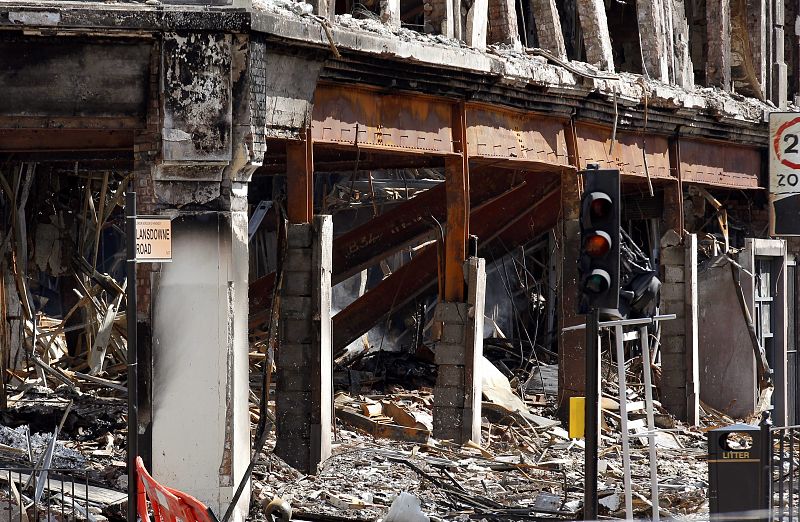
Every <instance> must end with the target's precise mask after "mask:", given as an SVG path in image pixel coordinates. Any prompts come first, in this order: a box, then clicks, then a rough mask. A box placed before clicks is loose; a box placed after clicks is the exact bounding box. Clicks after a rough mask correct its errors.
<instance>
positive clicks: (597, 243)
mask: <svg viewBox="0 0 800 522" xmlns="http://www.w3.org/2000/svg"><path fill="white" fill-rule="evenodd" d="M583 249H584V251H585V252H586V253H587V254H588V255H589V257H592V258H595V259H598V258H601V257H604V256H605V255H606V254H608V252H609V251H610V250H611V237H610V236H609V235H608V234H606V233H605V232H603V231H601V230H598V231H596V232H594V233H592V234H590V235H589V236H587V237H586V240H585V241H584V243H583Z"/></svg>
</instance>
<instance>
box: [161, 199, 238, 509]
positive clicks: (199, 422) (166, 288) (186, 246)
mask: <svg viewBox="0 0 800 522" xmlns="http://www.w3.org/2000/svg"><path fill="white" fill-rule="evenodd" d="M244 186H245V187H246V185H244ZM241 190H243V191H244V192H245V194H246V188H244V189H241ZM240 198H241V195H240ZM240 198H239V199H240ZM240 206H241V205H240ZM234 208H236V207H234ZM172 230H173V244H172V252H173V261H172V263H165V264H163V265H161V272H160V274H157V275H156V280H155V281H154V289H153V348H152V349H153V475H154V477H155V478H156V480H158V481H159V482H161V483H163V484H165V485H167V486H169V487H172V488H175V489H178V490H181V491H185V492H186V493H189V494H190V495H193V496H195V497H196V498H198V499H199V500H201V501H202V502H204V503H205V504H206V505H208V506H209V507H210V508H211V509H212V510H213V511H214V513H215V514H217V515H218V516H222V514H223V513H224V512H225V510H226V509H227V507H228V504H229V502H230V500H231V498H232V496H233V493H234V491H235V489H236V486H237V485H238V482H239V480H240V479H241V477H242V476H243V474H244V470H245V468H246V467H247V465H248V463H249V459H250V420H249V414H248V386H249V380H248V370H249V368H248V355H247V352H248V341H247V313H248V302H247V291H248V263H247V214H246V212H245V211H244V207H242V210H236V211H200V212H177V213H176V214H175V217H174V220H173V223H172ZM249 501H250V499H249V493H248V490H247V489H246V490H245V494H243V495H242V497H241V499H240V501H239V504H238V508H237V510H236V512H235V513H234V520H244V517H245V516H246V515H247V510H248V506H249Z"/></svg>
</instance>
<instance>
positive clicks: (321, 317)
mask: <svg viewBox="0 0 800 522" xmlns="http://www.w3.org/2000/svg"><path fill="white" fill-rule="evenodd" d="M332 246H333V221H332V220H331V217H330V216H315V217H314V221H313V223H304V224H290V225H289V229H288V231H287V252H286V258H285V260H284V265H283V266H284V275H283V290H282V294H281V311H280V323H279V336H280V347H279V349H278V353H277V365H278V374H277V379H276V389H275V393H276V396H275V398H276V401H275V417H276V431H277V436H278V440H277V444H276V446H275V454H276V455H278V456H279V457H281V458H282V459H283V460H285V461H286V462H287V463H288V464H289V465H291V466H293V467H294V468H297V469H299V470H301V471H303V472H304V473H312V474H313V473H316V471H317V467H318V466H319V464H320V463H322V462H323V461H324V460H325V459H327V458H328V457H329V456H330V454H331V408H332V397H331V393H332V390H331V387H332V371H333V370H332V366H331V266H332V261H331V259H332V257H331V256H332Z"/></svg>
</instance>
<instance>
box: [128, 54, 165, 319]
mask: <svg viewBox="0 0 800 522" xmlns="http://www.w3.org/2000/svg"><path fill="white" fill-rule="evenodd" d="M160 56H161V49H160V45H159V44H158V43H154V44H153V48H152V49H151V52H150V81H149V83H148V93H147V120H146V126H145V128H144V129H140V130H137V131H136V132H135V134H134V141H133V188H134V189H135V190H136V207H137V208H136V211H137V214H140V215H147V214H155V210H156V195H155V183H154V181H153V165H154V164H155V163H156V161H157V159H158V156H159V152H160V149H161V108H160V107H161V104H160V101H159V85H160V72H161V64H160ZM155 268H156V267H155V266H154V264H153V263H141V264H139V265H137V267H136V298H137V311H138V313H139V320H140V321H145V322H148V323H149V322H150V303H151V275H152V273H153V271H154V270H155Z"/></svg>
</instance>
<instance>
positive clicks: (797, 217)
mask: <svg viewBox="0 0 800 522" xmlns="http://www.w3.org/2000/svg"><path fill="white" fill-rule="evenodd" d="M769 138H770V139H769V203H770V214H769V218H770V233H771V234H772V235H773V236H800V113H798V112H772V113H770V115H769Z"/></svg>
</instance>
